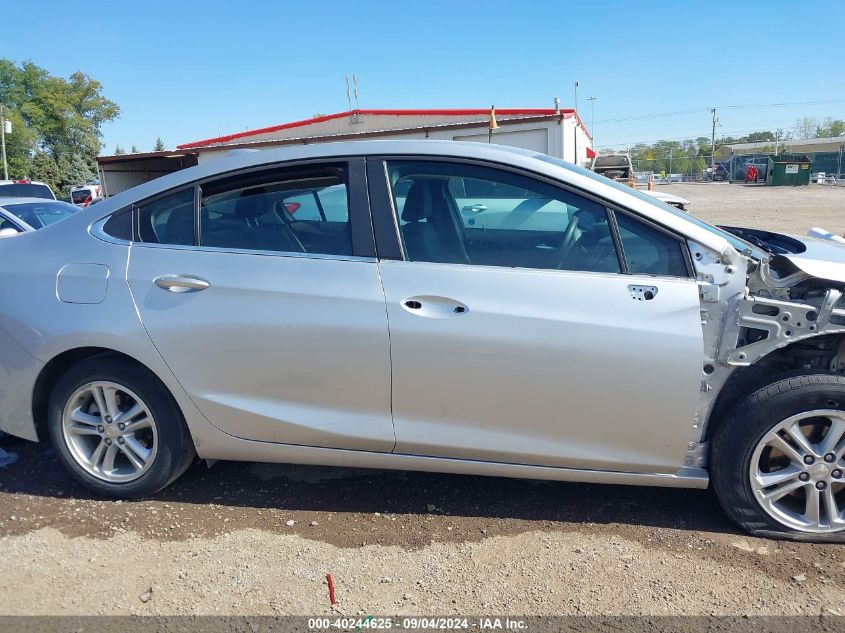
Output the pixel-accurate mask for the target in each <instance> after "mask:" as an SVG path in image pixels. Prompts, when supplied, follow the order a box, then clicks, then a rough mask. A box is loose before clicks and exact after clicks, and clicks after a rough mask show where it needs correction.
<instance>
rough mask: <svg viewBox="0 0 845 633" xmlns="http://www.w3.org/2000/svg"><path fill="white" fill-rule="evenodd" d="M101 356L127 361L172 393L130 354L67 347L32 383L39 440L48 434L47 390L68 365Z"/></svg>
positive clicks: (103, 348) (43, 368) (34, 416)
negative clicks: (33, 383)
mask: <svg viewBox="0 0 845 633" xmlns="http://www.w3.org/2000/svg"><path fill="white" fill-rule="evenodd" d="M96 357H104V358H114V359H119V360H123V361H125V362H127V363H130V364H132V365H135V366H136V367H140V368H141V369H143V370H144V371H146V372H147V373H149V374H150V375H151V376H153V377H154V378H155V379H156V380H157V381H158V382H159V383H160V384H161V386H162V387H163V388H164V389H165V390H166V392H167V393H168V394H169V395H170V397H171V398H172V397H173V394H172V393H171V391H170V389H168V387H167V385H165V384H164V383H163V382H162V381H161V379H160V378H159V377H158V376H157V375H156V373H155V372H154V371H153V370H151V369H150V368H149V367H147V366H146V365H145V364H144V363H142V362H141V361H139V360H138V359H136V358H133V357H132V356H130V355H128V354H126V353H124V352H120V351H118V350H115V349H111V348H108V347H97V346H88V347H76V348H73V349H68V350H65V351H63V352H61V353H60V354H57V355H56V356H54V357H53V358H51V359H50V360H49V361H48V362H47V363H46V364H45V365H44V367H42V368H41V371H40V372H39V374H38V378H37V379H36V380H35V387H34V388H33V391H32V419H33V421H34V422H35V431H36V433H37V434H38V438H39V440H43V439H44V438H46V437H47V406H48V404H49V401H50V394H51V392H52V390H53V387H54V385H55V384H56V381H57V380H58V379H59V378H60V377H61V376H62V375H63V374H64V373H65V372H67V371H68V370H69V369H70V368H71V367H75V366H76V365H78V364H79V363H81V362H83V361H85V360H89V359H91V358H96Z"/></svg>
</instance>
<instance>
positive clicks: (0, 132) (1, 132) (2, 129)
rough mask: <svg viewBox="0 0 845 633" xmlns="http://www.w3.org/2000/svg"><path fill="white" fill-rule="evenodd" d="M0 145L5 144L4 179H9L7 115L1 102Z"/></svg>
mask: <svg viewBox="0 0 845 633" xmlns="http://www.w3.org/2000/svg"><path fill="white" fill-rule="evenodd" d="M0 145H2V146H3V180H9V165H8V163H7V162H6V115H5V113H4V112H3V104H2V103H0Z"/></svg>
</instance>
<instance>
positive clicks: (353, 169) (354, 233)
mask: <svg viewBox="0 0 845 633" xmlns="http://www.w3.org/2000/svg"><path fill="white" fill-rule="evenodd" d="M330 165H343V166H344V167H345V171H346V183H345V185H346V191H347V199H348V202H349V225H350V233H351V240H352V255H332V254H327V253H297V252H288V251H261V250H254V249H237V248H225V247H209V246H204V245H202V244H200V242H201V240H200V235H199V233H200V231H201V225H200V223H201V221H202V217H201V205H202V187H203V185H206V184H208V183H212V182H217V181H220V180H221V179H228V178H237V177H238V176H242V175H249V174H254V173H260V172H263V171H272V170H278V169H296V168H297V167H305V168H308V167H315V166H330ZM188 190H193V194H194V243H193V244H159V243H157V242H144V241H142V240H141V239H140V214H139V208H140V207H142V206H145V205H147V204H150V203H152V202H155V201H156V200H159V199H162V198H165V197H167V196H170V195H173V194H177V193H180V192H182V191H188ZM131 207H132V211H131V212H132V242H131V243H133V244H134V245H136V246H143V247H153V248H168V249H177V250H184V249H191V250H209V251H214V252H227V253H248V254H257V255H275V256H283V257H307V258H312V259H339V260H353V261H374V260H375V257H376V246H375V240H374V238H373V221H372V217H371V215H370V202H369V195H368V188H367V173H366V160H365V159H364V158H363V157H362V156H343V157H330V158H322V159H306V160H295V161H285V162H280V163H268V164H264V165H258V166H253V167H250V168H247V169H240V170H233V171H229V172H225V173H222V174H215V175H213V176H208V177H205V178H202V179H200V180H197V181H195V182H193V183H191V184H188V185H180V186H179V187H173V188H171V189H167V190H166V191H162V192H158V193H156V194H155V195H153V196H149V197H147V198H144V199H143V200H138V201H136V202H134V203H132V205H131ZM124 210H125V209H121V210H119V211H115V212H114V213H111V214H109V215H107V216H104V217H103V218H100V219H99V220H97V221H96V222H94V223H93V224H92V225H91V229H92V231H93V230H94V229H96V236H97V237H99V238H100V239H103V240H105V241H108V242H115V243H119V244H126V243H127V242H126V241H124V240H117V238H113V237H110V236H108V235H107V234H106V233H104V232H103V230H102V227H103V226H104V225H105V223H106V222H107V221H108V220H109V219H111V218H112V217H113V216H114V215H116V214H117V213H122V212H124Z"/></svg>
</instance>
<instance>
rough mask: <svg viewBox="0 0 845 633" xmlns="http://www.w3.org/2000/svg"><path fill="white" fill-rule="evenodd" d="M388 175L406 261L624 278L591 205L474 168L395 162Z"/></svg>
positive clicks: (606, 228) (603, 215)
mask: <svg viewBox="0 0 845 633" xmlns="http://www.w3.org/2000/svg"><path fill="white" fill-rule="evenodd" d="M388 173H389V177H390V184H391V188H392V194H393V202H394V207H395V209H396V212H397V215H398V218H399V229H400V233H401V236H402V241H403V244H404V248H405V254H406V258H407V259H408V260H410V261H424V262H437V263H463V264H474V265H482V266H507V267H520V268H542V269H560V270H577V271H589V272H605V273H607V272H609V273H619V272H621V269H620V265H619V259H618V256H617V253H616V248H615V244H614V240H613V237H612V234H611V229H610V225H609V223H608V217H607V211H606V210H605V209H604V207H603V206H602V205H600V204H597V203H595V202H593V201H591V200H588V199H586V198H583V197H581V196H578V195H576V194H573V193H571V192H568V191H565V190H562V189H559V188H557V187H554V186H552V185H549V184H546V183H544V182H541V181H538V180H534V179H533V178H528V177H525V176H522V175H519V174H513V173H510V172H505V171H500V170H497V169H491V168H487V167H481V166H477V165H467V164H461V163H451V162H445V161H444V162H432V161H395V162H390V163H388Z"/></svg>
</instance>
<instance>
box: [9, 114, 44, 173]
mask: <svg viewBox="0 0 845 633" xmlns="http://www.w3.org/2000/svg"><path fill="white" fill-rule="evenodd" d="M3 110H4V111H3V116H4V118H5V119H6V120H8V121H10V122H11V123H12V133H11V134H6V156H7V160H8V163H9V177H10V178H13V179H15V178H28V177H29V176H30V170H31V169H32V158H33V156H34V155H35V149H36V147H37V144H38V135H37V134H36V133H35V131H34V130H32V129H31V128H28V127H27V126H26V125H25V124H24V120H23V118H22V117H21V115H20V114H19V113H18V112H15V111H14V110H10V109H7V108H4V109H3Z"/></svg>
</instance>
